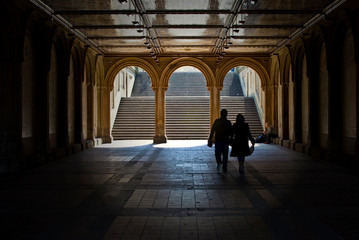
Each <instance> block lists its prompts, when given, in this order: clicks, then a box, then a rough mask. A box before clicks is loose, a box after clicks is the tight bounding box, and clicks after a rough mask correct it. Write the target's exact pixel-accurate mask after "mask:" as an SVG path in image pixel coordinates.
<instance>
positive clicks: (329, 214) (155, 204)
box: [0, 141, 359, 240]
mask: <svg viewBox="0 0 359 240" xmlns="http://www.w3.org/2000/svg"><path fill="white" fill-rule="evenodd" d="M205 144H206V142H205V141H169V143H167V144H159V145H153V144H152V143H151V141H117V142H115V143H113V144H111V145H110V144H105V145H101V146H99V147H96V148H93V149H91V150H88V151H85V152H82V153H79V154H76V155H73V156H71V157H69V158H67V159H64V160H60V161H57V162H53V163H51V164H48V165H46V166H44V167H41V168H38V169H36V170H32V171H29V172H27V173H26V174H24V175H22V176H16V177H15V176H14V177H12V178H10V179H7V180H6V181H2V182H1V185H0V191H1V197H0V204H1V208H0V210H1V218H0V219H1V223H0V225H1V232H0V239H66V240H68V239H84V240H91V239H105V240H109V239H186V240H188V239H205V240H207V239H359V190H358V189H359V184H358V183H359V179H358V178H357V177H355V176H353V175H351V174H349V173H348V172H347V171H346V170H345V169H342V168H340V167H339V166H336V165H334V164H331V163H328V162H322V161H319V160H316V159H313V158H310V157H308V156H306V155H303V154H300V153H296V152H293V151H289V150H287V149H285V148H282V147H279V146H276V145H264V144H258V145H257V147H256V150H255V152H254V154H253V155H252V156H250V157H248V158H247V159H246V174H245V175H244V176H239V174H238V163H237V162H236V159H234V158H230V162H229V172H228V174H227V175H226V176H225V175H223V174H218V173H217V172H216V164H215V159H214V149H213V148H212V149H210V148H208V147H207V146H206V145H205Z"/></svg>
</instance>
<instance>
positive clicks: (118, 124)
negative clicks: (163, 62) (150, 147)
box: [110, 66, 155, 140]
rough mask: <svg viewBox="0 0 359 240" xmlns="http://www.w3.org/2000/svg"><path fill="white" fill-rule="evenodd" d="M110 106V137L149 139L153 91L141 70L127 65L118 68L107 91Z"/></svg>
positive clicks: (153, 111)
mask: <svg viewBox="0 0 359 240" xmlns="http://www.w3.org/2000/svg"><path fill="white" fill-rule="evenodd" d="M110 108H111V125H112V137H113V139H114V140H123V139H152V138H153V136H154V132H155V102H154V92H153V90H152V82H151V78H150V76H149V74H148V73H147V72H146V71H145V70H144V69H142V68H141V67H138V66H128V67H125V68H122V69H121V70H119V71H118V73H117V74H116V75H115V77H114V81H113V89H112V91H111V93H110Z"/></svg>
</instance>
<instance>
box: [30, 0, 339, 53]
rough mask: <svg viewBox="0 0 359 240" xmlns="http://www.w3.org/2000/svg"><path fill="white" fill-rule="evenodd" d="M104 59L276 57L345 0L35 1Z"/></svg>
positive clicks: (34, 0)
mask: <svg viewBox="0 0 359 240" xmlns="http://www.w3.org/2000/svg"><path fill="white" fill-rule="evenodd" d="M31 2H33V3H35V4H36V5H37V6H39V7H40V8H41V9H43V10H44V11H47V12H48V13H49V14H51V15H52V17H53V18H55V19H56V20H57V21H60V22H61V23H62V24H63V25H64V26H66V27H67V28H68V29H69V30H70V31H71V32H73V33H74V34H76V35H77V36H79V37H80V38H82V39H83V40H85V41H86V42H88V43H89V44H91V45H92V46H94V47H96V48H97V49H98V50H99V51H101V52H102V53H103V54H109V55H111V54H115V55H157V56H172V55H191V54H192V55H193V54H199V55H211V56H212V55H213V56H223V55H224V54H227V55H231V54H235V55H238V54H272V53H274V52H275V51H276V50H277V49H278V47H280V46H282V45H284V44H286V42H287V41H288V40H289V39H291V38H293V37H295V36H297V35H298V34H302V32H304V31H305V29H306V28H307V27H309V26H310V25H311V24H313V23H314V22H315V21H317V20H318V19H320V18H322V17H323V16H324V15H325V14H327V13H329V12H330V11H331V10H332V9H333V8H335V7H336V6H337V5H339V4H340V3H341V2H343V1H338V0H336V1H334V0H234V1H230V0H127V1H126V0H42V1H41V0H31Z"/></svg>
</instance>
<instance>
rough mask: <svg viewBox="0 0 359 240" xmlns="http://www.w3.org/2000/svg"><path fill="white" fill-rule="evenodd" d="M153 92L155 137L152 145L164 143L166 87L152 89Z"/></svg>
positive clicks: (165, 138)
mask: <svg viewBox="0 0 359 240" xmlns="http://www.w3.org/2000/svg"><path fill="white" fill-rule="evenodd" d="M153 89H154V91H155V136H154V138H153V143H166V142H167V136H166V106H165V104H166V101H165V92H166V90H167V87H163V86H159V87H156V88H153Z"/></svg>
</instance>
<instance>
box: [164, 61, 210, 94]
mask: <svg viewBox="0 0 359 240" xmlns="http://www.w3.org/2000/svg"><path fill="white" fill-rule="evenodd" d="M185 66H191V67H195V68H197V69H198V70H200V71H201V72H202V74H203V75H204V77H205V79H206V82H207V87H209V86H213V85H214V82H215V78H214V75H213V72H212V70H211V68H210V67H209V66H208V65H207V64H206V63H204V62H203V61H201V60H199V59H196V58H191V57H184V58H179V59H176V60H174V61H172V62H170V63H169V64H168V65H167V66H166V68H165V69H164V71H163V72H162V74H161V79H160V82H159V85H160V86H164V87H168V82H169V80H170V77H171V75H172V73H173V72H174V71H176V70H177V69H178V68H180V67H185Z"/></svg>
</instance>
